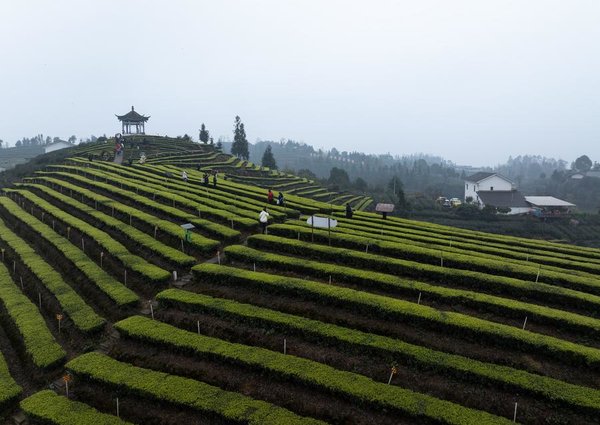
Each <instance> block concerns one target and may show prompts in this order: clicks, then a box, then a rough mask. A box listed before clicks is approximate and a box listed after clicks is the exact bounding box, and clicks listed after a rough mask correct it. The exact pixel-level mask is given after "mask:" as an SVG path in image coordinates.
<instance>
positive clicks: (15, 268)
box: [13, 260, 17, 274]
mask: <svg viewBox="0 0 600 425" xmlns="http://www.w3.org/2000/svg"><path fill="white" fill-rule="evenodd" d="M16 271H17V262H16V261H15V260H13V274H15V273H16Z"/></svg>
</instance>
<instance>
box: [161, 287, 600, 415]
mask: <svg viewBox="0 0 600 425" xmlns="http://www.w3.org/2000/svg"><path fill="white" fill-rule="evenodd" d="M156 299H157V300H159V302H160V303H161V305H164V306H166V307H175V308H179V309H182V310H184V311H192V312H209V313H213V314H218V315H222V316H226V317H233V318H235V319H236V320H238V321H239V322H241V323H245V324H247V323H252V324H256V325H257V326H268V327H275V328H278V329H281V330H282V331H283V332H286V334H288V335H291V334H298V335H300V336H301V337H302V338H309V339H311V337H313V339H316V340H317V341H318V342H320V343H322V344H327V345H330V344H335V345H338V346H340V347H342V348H343V346H344V345H345V344H350V345H352V346H355V347H357V348H358V349H359V350H360V351H361V352H365V351H366V352H367V353H368V352H375V353H389V354H392V355H394V356H396V357H395V359H396V360H398V361H399V362H409V363H410V364H411V365H416V366H417V367H418V368H423V369H427V370H430V369H435V370H438V371H440V373H449V374H452V375H457V376H460V377H461V378H463V379H467V380H470V381H473V382H476V383H480V382H484V383H489V384H490V385H500V386H502V387H504V388H507V389H513V388H518V389H519V391H526V392H528V393H530V394H534V395H537V396H542V397H544V398H548V399H550V400H560V401H561V402H564V403H566V404H569V405H572V406H575V407H583V408H588V409H594V410H599V409H600V391H599V390H595V389H592V388H587V387H581V386H578V385H573V384H568V383H565V382H562V381H559V380H556V379H552V378H548V377H545V376H540V375H536V374H533V373H529V372H525V371H522V370H518V369H514V368H511V367H507V366H499V365H495V364H492V363H484V362H480V361H477V360H473V359H470V358H468V357H463V356H458V355H454V354H447V353H444V352H441V351H436V350H432V349H429V348H425V347H421V346H418V345H413V344H409V343H406V342H404V341H401V340H398V339H394V338H389V337H385V336H381V335H376V334H372V333H365V332H361V331H357V330H354V329H349V328H345V327H341V326H337V325H333V324H329V323H323V322H320V321H317V320H312V319H307V318H305V317H301V316H295V315H291V314H286V313H281V312H279V311H275V310H270V309H266V308H262V307H256V306H253V305H250V304H242V303H238V302H236V301H231V300H227V299H223V298H213V297H211V296H208V295H203V294H194V293H191V292H188V291H182V290H180V289H167V290H165V291H163V292H161V293H159V294H158V295H157V297H156Z"/></svg>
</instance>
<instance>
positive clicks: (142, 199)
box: [36, 164, 255, 251]
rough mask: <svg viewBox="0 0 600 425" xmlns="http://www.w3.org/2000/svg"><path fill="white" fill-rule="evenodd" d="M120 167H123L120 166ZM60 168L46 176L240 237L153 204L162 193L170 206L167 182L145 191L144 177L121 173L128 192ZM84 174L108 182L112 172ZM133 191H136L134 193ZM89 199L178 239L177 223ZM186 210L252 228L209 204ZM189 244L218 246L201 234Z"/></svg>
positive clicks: (228, 229)
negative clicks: (90, 188)
mask: <svg viewBox="0 0 600 425" xmlns="http://www.w3.org/2000/svg"><path fill="white" fill-rule="evenodd" d="M102 166H103V167H104V164H102ZM121 168H123V167H121ZM57 169H58V168H57ZM60 169H66V170H67V171H68V173H65V172H53V173H50V174H49V175H55V176H57V177H60V178H63V179H65V178H66V179H71V180H74V181H76V182H80V183H83V184H86V185H88V186H90V187H92V188H99V189H101V190H106V191H109V192H111V193H114V194H116V195H119V196H121V197H123V198H125V199H129V200H131V201H132V202H133V203H135V204H136V205H139V206H140V207H142V208H146V209H150V210H152V211H160V212H163V213H165V214H167V215H169V216H172V217H175V218H176V219H181V220H184V222H190V221H192V220H194V224H195V225H196V226H197V227H199V228H200V229H202V230H203V231H205V232H206V233H208V234H210V235H211V236H214V237H218V238H220V239H224V240H231V239H236V238H239V236H240V233H239V232H238V231H236V230H233V229H231V227H230V226H223V225H221V224H218V223H214V222H212V221H208V220H202V219H199V218H198V217H195V216H192V215H190V214H189V213H186V212H185V211H182V210H181V209H180V208H176V207H174V206H168V205H165V204H163V203H160V202H157V201H155V200H154V199H155V198H156V197H157V196H159V197H160V196H162V195H163V194H164V197H165V199H168V200H169V201H171V202H170V203H171V205H172V204H173V199H171V198H168V197H169V196H170V195H171V194H172V192H173V190H171V191H169V190H168V189H169V188H171V187H172V186H171V184H169V183H163V186H164V187H160V186H151V187H147V188H146V187H145V186H141V184H142V183H141V181H143V180H144V175H143V173H142V172H139V171H136V173H129V174H123V176H128V177H127V178H123V179H122V182H123V187H127V188H128V189H130V190H125V189H122V188H118V187H116V186H115V185H112V184H109V183H101V182H99V181H93V180H90V179H89V178H86V177H83V176H79V175H77V174H72V173H73V172H76V171H77V172H79V170H80V168H79V167H70V168H66V167H62V168H60ZM82 171H83V170H82ZM85 172H86V174H88V175H90V176H92V177H94V178H104V179H106V180H107V181H108V180H109V178H110V173H111V172H112V170H110V166H109V168H108V169H107V170H106V171H105V172H104V171H99V170H90V169H88V170H85ZM123 172H125V171H123ZM136 174H137V175H136ZM190 174H191V172H190ZM41 176H45V175H41ZM43 178H44V179H45V180H48V178H46V177H43ZM36 179H37V177H36ZM48 181H51V182H52V184H60V185H62V186H64V187H67V186H66V184H65V183H64V182H62V181H60V180H56V179H53V180H48ZM67 184H68V183H67ZM178 184H179V186H178V187H179V188H180V190H181V185H180V183H179V182H178ZM68 187H69V189H70V190H73V191H78V192H79V193H80V194H85V192H83V191H81V190H79V189H78V186H76V185H69V186H68ZM140 189H141V190H140ZM134 190H135V191H136V192H134ZM188 190H190V189H188ZM140 191H141V192H142V193H146V194H147V195H148V196H143V195H139V194H137V192H140ZM92 193H93V192H92ZM205 193H206V192H205ZM150 196H151V197H152V198H153V199H150V198H149V197H150ZM90 199H94V200H98V202H100V200H103V201H105V202H103V203H104V204H105V205H106V206H108V207H111V208H113V207H114V208H115V210H117V209H118V210H119V211H122V212H123V213H125V214H131V215H133V216H135V217H137V218H138V219H139V220H142V221H146V222H147V223H148V224H150V225H152V226H157V227H158V228H159V229H160V230H161V231H163V232H166V233H168V234H170V235H172V236H175V237H177V238H181V228H180V227H179V226H178V225H177V224H175V223H173V222H171V221H168V220H163V219H159V218H157V217H156V216H154V215H152V214H146V213H143V212H142V211H140V210H139V209H138V208H132V207H127V206H126V205H123V204H122V203H121V202H118V201H115V200H113V199H111V198H107V197H99V196H98V195H95V194H94V195H91V196H90ZM159 199H160V198H159ZM177 199H179V198H177ZM184 202H186V204H189V200H185V201H184ZM190 208H195V209H196V210H199V211H200V212H201V213H204V214H205V216H208V217H211V218H214V219H216V220H220V221H226V220H230V219H233V220H234V222H235V223H236V225H240V226H242V227H247V226H253V225H255V222H254V220H246V219H245V218H243V217H236V216H235V215H234V214H232V213H230V212H229V211H224V210H219V209H216V208H210V206H209V205H198V204H195V205H193V206H191V207H190ZM228 224H229V223H228ZM192 243H193V244H194V246H195V247H196V248H198V249H200V250H201V251H212V250H213V249H214V248H215V246H216V245H218V243H216V242H215V241H212V240H210V239H208V238H205V237H203V236H202V235H196V237H195V239H194V240H193V242H192Z"/></svg>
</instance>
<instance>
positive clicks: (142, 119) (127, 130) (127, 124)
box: [116, 106, 150, 134]
mask: <svg viewBox="0 0 600 425" xmlns="http://www.w3.org/2000/svg"><path fill="white" fill-rule="evenodd" d="M116 117H117V118H118V119H119V121H121V124H122V131H121V133H123V134H145V133H144V124H145V123H146V121H148V118H150V117H146V116H144V115H140V114H138V113H137V112H135V110H134V109H133V106H132V107H131V111H129V112H127V113H126V114H125V115H116ZM134 127H135V131H132V129H133V128H134Z"/></svg>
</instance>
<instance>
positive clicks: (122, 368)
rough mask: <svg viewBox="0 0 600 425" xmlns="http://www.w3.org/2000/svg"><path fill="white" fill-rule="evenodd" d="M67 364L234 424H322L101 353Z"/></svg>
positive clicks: (82, 373) (75, 370)
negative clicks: (214, 415) (211, 414)
mask: <svg viewBox="0 0 600 425" xmlns="http://www.w3.org/2000/svg"><path fill="white" fill-rule="evenodd" d="M130 319H131V320H128V321H127V322H119V323H120V324H121V325H122V326H121V327H122V328H123V329H124V328H125V326H126V325H128V324H129V325H131V326H134V325H136V322H137V323H140V322H139V319H142V318H141V317H138V316H134V317H132V318H130ZM152 323H153V324H156V325H160V327H157V332H160V331H162V330H163V329H164V327H163V326H167V325H162V324H160V323H159V322H155V321H152ZM142 326H143V323H140V325H138V327H139V328H140V329H143V328H142ZM171 328H172V327H171ZM173 329H176V328H173ZM161 334H162V332H161ZM165 337H166V335H165ZM66 367H67V368H68V369H70V370H71V371H72V372H73V373H75V374H76V375H78V376H79V377H81V378H84V379H88V380H93V381H98V382H101V383H104V384H108V385H112V386H115V387H118V388H122V389H124V390H127V391H130V392H132V393H134V394H139V395H141V396H143V397H151V398H154V399H156V400H159V401H165V402H169V403H172V404H175V405H179V406H182V407H184V408H189V409H194V410H198V411H204V412H210V413H213V414H216V415H218V416H220V417H222V418H223V419H224V420H225V421H231V422H233V423H246V424H249V425H262V424H265V425H267V424H273V425H281V424H289V425H319V424H323V422H321V421H317V420H315V419H311V418H303V417H301V416H298V415H296V414H294V413H292V412H290V411H288V410H286V409H283V408H281V407H279V406H276V405H273V404H270V403H267V402H264V401H260V400H254V399H251V398H250V397H246V396H244V395H241V394H239V393H235V392H230V391H224V390H222V389H220V388H218V387H214V386H212V385H208V384H205V383H204V382H200V381H195V380H193V379H189V378H183V377H180V376H176V375H170V374H167V373H163V372H156V371H153V370H150V369H143V368H140V367H135V366H132V365H130V364H127V363H122V362H119V361H117V360H113V359H111V358H110V357H108V356H106V355H104V354H100V353H87V354H84V355H82V356H79V357H77V358H75V359H74V360H71V361H70V362H69V363H67V365H66Z"/></svg>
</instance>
